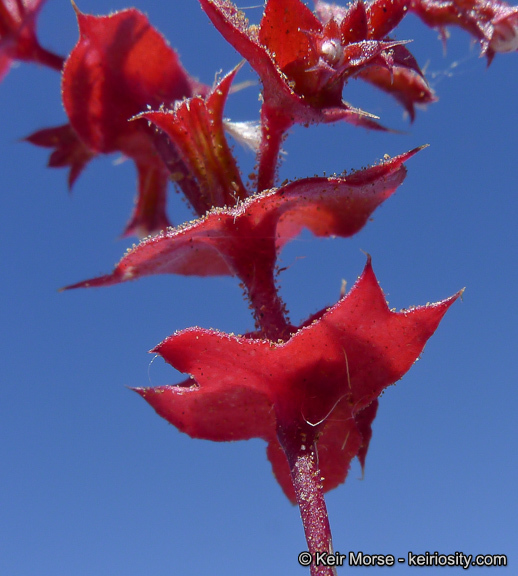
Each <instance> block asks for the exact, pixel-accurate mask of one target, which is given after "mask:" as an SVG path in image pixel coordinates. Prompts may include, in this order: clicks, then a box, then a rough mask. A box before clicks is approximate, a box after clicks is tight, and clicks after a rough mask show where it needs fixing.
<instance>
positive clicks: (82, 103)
mask: <svg viewBox="0 0 518 576" xmlns="http://www.w3.org/2000/svg"><path fill="white" fill-rule="evenodd" d="M76 11H77V19H78V23H79V36H80V37H79V41H78V43H77V45H76V46H75V48H74V49H73V50H72V52H71V53H70V56H69V57H68V59H67V61H66V64H65V68H64V72H63V103H64V106H65V110H66V112H67V114H68V117H69V119H70V124H71V126H72V128H73V129H74V131H75V132H76V133H77V134H78V136H79V138H80V139H81V140H82V141H83V142H84V144H85V145H86V146H87V147H88V148H89V149H91V150H92V151H94V152H95V153H103V154H108V153H111V152H115V151H119V152H122V153H123V154H124V155H125V156H128V157H129V158H131V159H132V160H133V161H134V162H135V165H136V167H137V171H138V174H139V196H138V200H137V204H136V208H135V211H134V213H133V216H132V218H131V220H130V222H129V224H128V225H127V227H126V230H125V233H126V234H127V235H129V234H136V235H139V236H143V235H147V234H150V233H153V232H158V231H159V230H162V229H163V228H165V227H167V226H168V225H169V221H168V219H167V216H166V214H165V202H166V189H167V183H168V181H169V177H170V167H169V166H168V165H166V163H165V162H164V161H163V159H162V157H161V155H160V147H161V146H163V142H162V139H161V137H160V135H157V134H156V131H155V130H154V129H153V128H151V127H149V126H148V125H147V123H146V122H144V121H134V122H129V120H130V119H131V118H133V117H134V116H135V115H137V114H139V113H140V112H143V111H144V110H146V109H157V108H159V107H160V106H161V105H163V104H165V105H166V106H172V105H173V104H174V102H176V101H178V100H181V99H183V98H184V97H190V96H192V95H193V94H195V93H205V92H206V91H207V88H206V87H205V86H203V85H201V84H200V83H199V82H197V81H196V80H194V79H192V78H191V77H190V76H189V75H188V74H187V73H186V72H185V70H184V69H183V68H182V66H181V64H180V62H179V59H178V56H177V54H176V52H175V51H174V50H173V49H172V48H171V47H170V46H169V45H168V44H167V42H166V41H165V40H164V38H163V37H162V36H161V35H160V34H159V33H158V32H157V31H156V30H155V29H154V28H153V27H152V26H151V25H150V24H149V22H148V20H147V18H146V17H145V16H144V15H143V14H141V13H140V12H138V11H137V10H134V9H130V10H123V11H121V12H117V13H115V14H111V15H110V16H100V17H96V16H90V15H86V14H82V13H81V12H79V11H78V10H76ZM171 154H173V155H174V154H176V152H174V151H173V152H171V151H169V157H168V161H169V162H170V163H171V162H172V164H176V165H175V170H176V172H177V173H178V172H179V173H182V174H186V173H187V170H186V168H185V166H183V165H182V163H181V162H180V161H179V160H177V161H176V163H175V161H174V160H173V161H171V158H170V155H171ZM178 184H179V186H180V187H181V185H182V183H181V182H178Z"/></svg>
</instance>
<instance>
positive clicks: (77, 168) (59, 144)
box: [25, 124, 96, 190]
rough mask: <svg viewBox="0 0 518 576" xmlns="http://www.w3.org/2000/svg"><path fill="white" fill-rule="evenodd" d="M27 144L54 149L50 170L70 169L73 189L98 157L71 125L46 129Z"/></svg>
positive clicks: (69, 186) (70, 181) (28, 139)
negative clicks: (83, 172) (91, 161)
mask: <svg viewBox="0 0 518 576" xmlns="http://www.w3.org/2000/svg"><path fill="white" fill-rule="evenodd" d="M25 140H26V141H27V142H30V143H31V144H34V145H35V146H41V147H42V148H54V151H53V152H52V153H51V154H50V157H49V162H48V166H49V168H64V167H67V166H68V167H69V173H68V188H69V190H71V189H72V186H73V185H74V182H75V181H76V180H77V178H78V177H79V174H81V172H82V171H83V169H84V168H85V166H86V165H87V164H88V162H90V160H91V159H92V158H94V157H95V156H96V154H95V152H93V151H92V150H90V149H89V148H88V147H87V146H86V145H85V144H84V142H83V141H82V140H81V139H80V138H79V137H78V136H77V134H76V133H75V131H74V129H73V128H72V126H70V124H64V125H63V126H56V127H54V128H44V129H43V130H38V131H37V132H33V133H32V134H31V135H30V136H27V137H26V138H25Z"/></svg>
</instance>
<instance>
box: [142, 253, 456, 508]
mask: <svg viewBox="0 0 518 576" xmlns="http://www.w3.org/2000/svg"><path fill="white" fill-rule="evenodd" d="M458 296H459V294H457V295H455V296H453V297H451V298H449V299H447V300H444V301H442V302H439V303H438V304H433V305H427V306H423V307H418V308H414V309H411V310H406V311H402V312H397V313H396V312H392V311H390V310H389V308H388V306H387V303H386V301H385V297H384V295H383V292H382V291H381V289H380V287H379V285H378V282H377V280H376V277H375V276H374V272H373V271H372V268H371V264H370V259H369V260H368V262H367V265H366V267H365V270H364V272H363V274H362V275H361V277H360V278H359V279H358V281H357V282H356V284H355V285H354V287H353V288H352V290H351V291H350V292H349V293H348V294H347V296H346V297H344V298H343V299H341V300H340V301H339V302H338V303H337V304H336V305H334V306H332V307H331V308H329V309H327V310H322V311H321V312H320V313H319V314H318V315H317V316H318V318H317V319H316V320H314V321H312V322H311V323H310V324H309V325H306V326H304V327H302V328H300V329H299V330H298V331H296V332H295V333H294V334H293V335H292V336H291V337H290V338H289V339H288V340H287V341H286V342H282V343H273V342H270V341H267V340H262V339H255V338H251V337H240V336H232V335H228V334H223V333H220V332H217V331H215V330H204V329H201V328H191V329H187V330H183V331H181V332H177V333H176V334H174V335H173V336H170V337H169V338H167V339H166V340H164V341H163V342H162V343H161V344H159V345H158V346H157V347H156V348H155V349H154V350H152V352H154V353H157V354H160V355H161V356H162V357H163V358H164V359H165V360H166V361H167V362H168V363H169V364H171V365H172V366H173V367H174V368H176V369H177V370H179V371H181V372H184V373H188V374H190V375H191V379H189V380H187V381H186V382H183V383H182V384H180V385H177V386H161V387H159V388H154V389H138V390H137V392H139V394H140V395H141V396H143V397H144V398H145V399H146V400H147V402H149V403H150V404H151V405H152V406H153V408H155V410H156V411H157V412H158V413H159V414H160V416H162V417H164V418H165V419H166V420H168V421H169V422H171V423H172V424H174V425H175V426H176V427H177V428H179V429H180V430H182V431H183V432H186V433H188V434H189V435H190V436H192V437H195V438H205V439H208V440H216V441H227V440H246V439H249V438H253V437H259V438H263V439H264V440H266V441H267V442H268V444H269V445H268V456H269V458H270V461H271V462H272V466H273V470H274V473H275V476H276V477H277V480H278V481H279V483H280V485H281V486H282V488H283V490H284V492H285V493H286V495H287V496H288V498H290V500H292V501H295V494H294V492H293V485H292V482H291V477H290V471H289V468H288V465H287V460H286V456H285V455H284V453H286V454H287V456H288V459H289V458H290V454H289V452H290V450H291V448H290V442H289V441H285V440H283V439H284V438H285V437H289V438H294V437H299V438H306V439H307V444H308V448H309V446H310V445H312V444H313V443H316V446H317V449H318V454H319V466H320V470H321V473H322V477H323V478H324V480H323V487H324V490H326V491H327V490H331V489H332V488H334V487H335V486H337V485H338V484H340V483H342V482H343V481H344V480H345V477H346V475H347V471H348V468H349V463H350V461H351V460H352V459H353V458H354V457H355V456H358V457H359V458H360V459H361V461H362V464H363V462H364V460H365V454H366V452H367V448H368V443H369V440H370V435H371V429H370V424H371V422H372V420H373V419H374V416H375V413H376V407H377V405H376V399H377V398H378V396H379V395H380V394H381V392H382V391H383V390H384V389H385V388H386V387H387V386H390V385H391V384H394V383H395V382H396V381H397V380H399V379H400V378H401V377H402V376H403V375H404V374H405V373H406V372H407V371H408V370H409V368H410V367H411V366H412V364H413V363H414V362H415V360H416V359H417V358H418V357H419V355H420V354H421V352H422V350H423V348H424V345H425V343H426V341H427V340H428V338H429V337H430V336H431V335H432V334H433V333H434V332H435V330H436V328H437V326H438V325H439V322H440V320H441V319H442V317H443V316H444V314H445V313H446V311H447V309H448V308H449V307H450V306H451V304H452V303H453V302H454V301H455V300H456V299H457V297H458ZM297 449H300V447H297ZM302 449H304V447H303V448H302Z"/></svg>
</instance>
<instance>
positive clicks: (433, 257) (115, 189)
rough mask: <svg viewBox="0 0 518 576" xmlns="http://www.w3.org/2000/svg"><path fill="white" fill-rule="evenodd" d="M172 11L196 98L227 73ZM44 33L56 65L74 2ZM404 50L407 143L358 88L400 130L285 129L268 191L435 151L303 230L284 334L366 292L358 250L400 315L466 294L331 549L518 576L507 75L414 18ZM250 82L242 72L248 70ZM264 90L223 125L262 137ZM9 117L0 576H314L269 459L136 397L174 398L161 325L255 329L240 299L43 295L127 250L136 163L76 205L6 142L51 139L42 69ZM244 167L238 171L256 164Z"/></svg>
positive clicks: (380, 442)
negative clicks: (362, 204)
mask: <svg viewBox="0 0 518 576" xmlns="http://www.w3.org/2000/svg"><path fill="white" fill-rule="evenodd" d="M176 4H177V3H171V2H160V1H156V2H150V1H149V0H148V1H144V0H140V1H139V2H138V3H137V4H136V7H137V8H140V9H141V10H143V11H145V12H146V13H147V14H148V16H149V18H150V20H151V22H152V23H153V24H154V25H155V26H156V27H157V28H158V29H159V30H160V31H161V32H162V33H163V34H164V35H165V36H166V37H167V38H168V39H169V41H170V42H171V44H172V46H174V47H175V48H177V50H178V51H179V53H180V56H181V59H182V62H183V64H184V66H185V67H186V68H187V70H189V72H190V73H191V74H192V75H194V76H197V77H199V78H200V80H202V81H203V82H206V83H211V82H212V80H213V78H214V74H215V72H216V71H218V70H223V71H228V70H230V69H231V68H232V67H234V65H235V64H236V63H237V62H239V60H240V57H239V56H238V55H237V54H236V53H235V52H234V51H233V50H232V49H231V48H230V47H228V46H227V45H226V44H225V42H224V40H223V39H221V38H220V37H219V36H218V34H217V33H216V32H215V31H214V30H213V29H212V27H211V25H210V23H209V21H208V19H207V18H206V16H205V15H204V14H203V12H202V11H201V10H200V8H199V6H198V4H197V2H196V1H195V0H188V1H186V2H182V3H178V6H176ZM79 7H80V8H81V9H82V10H83V11H84V12H89V13H99V14H105V13H108V12H110V11H112V10H115V9H120V8H123V7H125V5H124V3H123V2H120V1H118V0H117V1H116V2H107V1H101V0H95V1H93V0H91V1H88V0H83V1H82V2H81V3H80V4H79ZM249 12H250V15H251V17H252V19H254V18H255V19H257V18H258V17H259V15H260V9H259V8H254V9H251V10H249ZM40 22H41V37H42V43H43V44H44V45H45V46H46V47H49V48H51V49H53V50H55V51H57V52H59V53H62V54H65V53H68V52H69V51H70V50H71V48H72V47H73V45H74V44H75V42H76V40H77V27H76V23H75V17H74V13H73V10H72V8H71V6H70V4H69V3H68V2H65V1H62V0H49V2H48V6H46V7H45V9H44V10H43V13H42V16H41V20H40ZM397 37H398V38H401V39H403V38H404V39H408V38H411V39H414V42H413V44H412V46H411V49H412V51H413V53H414V54H415V55H416V57H417V59H418V61H419V62H420V64H421V65H422V66H425V65H426V69H427V71H428V73H429V77H430V81H431V83H432V85H433V87H434V88H435V89H436V91H437V93H438V96H439V98H440V99H439V102H437V103H436V104H434V105H432V106H430V107H429V108H428V109H427V110H426V111H419V112H418V114H417V119H416V121H415V123H414V124H413V125H410V124H409V123H408V122H407V121H406V120H405V119H403V118H402V113H401V109H400V108H398V107H397V105H396V104H394V103H393V102H392V101H391V100H390V99H388V98H387V97H385V96H384V95H382V94H380V93H378V92H375V91H374V90H373V89H371V88H369V87H365V86H361V85H359V84H356V83H355V82H351V84H350V85H349V86H347V87H346V91H345V93H344V96H345V98H346V99H347V100H349V101H350V102H352V103H353V104H355V105H357V106H360V107H362V108H364V109H367V110H369V111H370V112H373V113H375V114H378V115H379V116H381V119H382V121H383V122H384V123H385V124H386V125H389V126H391V127H393V128H395V129H397V130H400V131H402V133H399V134H376V133H365V132H363V131H361V130H359V129H355V128H353V127H350V126H348V125H336V126H332V127H329V126H327V127H326V126H320V127H313V128H310V129H305V128H297V129H295V130H293V131H292V133H291V135H290V137H289V138H288V140H287V141H286V143H285V150H286V152H287V154H286V156H285V159H284V163H283V165H282V168H281V179H284V178H288V177H290V178H292V177H295V176H310V175H313V174H322V173H324V172H326V173H327V174H330V173H332V172H341V171H342V170H344V169H347V170H350V169H352V168H360V167H362V166H366V165H368V164H371V163H373V162H375V161H376V160H378V159H379V158H382V157H383V155H384V154H390V155H395V154H398V153H400V152H403V151H406V150H409V149H411V148H413V147H415V146H418V145H421V144H424V143H428V144H430V147H429V148H427V149H426V150H424V151H423V152H421V153H420V154H418V155H417V156H416V157H415V158H413V159H412V160H411V161H409V163H408V168H409V174H408V177H407V179H406V181H405V183H404V184H403V186H402V187H401V188H400V189H399V191H398V192H397V193H396V195H395V196H394V197H393V198H391V199H390V200H389V201H387V202H386V203H385V205H383V206H382V207H380V208H379V209H378V211H377V212H376V213H375V215H374V219H373V221H372V222H370V223H369V224H368V225H367V226H366V228H365V229H364V230H363V231H362V232H361V233H360V234H358V235H357V236H355V237H353V238H350V239H347V240H343V239H334V240H333V239H327V240H315V239H314V238H312V237H311V235H310V234H308V233H303V234H302V235H301V236H300V237H299V238H298V239H296V240H295V241H293V242H292V243H291V244H290V245H288V247H287V248H286V249H285V251H284V252H283V254H282V265H283V266H287V267H288V270H287V271H286V272H284V273H283V275H282V276H281V282H282V294H283V296H284V298H285V301H286V302H287V305H288V308H289V310H290V312H291V318H292V320H293V321H294V322H299V321H301V320H303V319H304V318H305V317H307V316H308V315H310V314H311V313H314V312H315V311H317V310H319V309H320V308H322V307H324V306H326V305H329V304H332V303H334V302H335V301H336V300H337V298H338V297H339V291H340V285H341V281H342V279H346V280H347V281H348V284H349V286H350V285H351V284H352V283H353V282H354V280H355V278H356V277H357V276H358V274H360V272H361V270H362V268H363V265H364V263H365V255H364V254H363V252H362V250H363V251H365V252H369V253H370V254H371V255H372V258H373V266H374V270H375V272H376V274H377V276H378V279H379V281H380V284H381V286H382V288H383V289H384V291H385V293H386V295H387V298H388V300H389V303H390V305H391V306H392V307H396V308H398V309H399V308H402V307H409V306H411V305H417V304H424V303H426V302H429V301H430V302H431V301H436V300H440V299H443V298H445V297H447V296H449V295H451V294H453V293H454V292H456V291H457V290H459V289H460V288H462V287H464V286H465V287H466V292H465V295H464V299H463V302H459V303H456V304H455V305H454V306H453V308H452V309H451V310H450V311H449V312H448V314H447V316H446V318H445V319H444V321H443V323H442V325H441V326H440V328H439V330H438V331H437V333H436V335H435V336H434V337H433V338H432V340H431V341H430V342H429V344H428V345H427V347H426V349H425V352H424V354H423V356H422V358H421V359H420V360H419V362H417V363H416V365H415V366H414V367H413V368H412V370H411V371H410V372H409V373H408V374H407V375H406V376H405V378H404V379H403V380H402V381H400V382H399V383H398V384H397V385H396V386H394V387H392V388H390V389H389V390H387V391H386V392H385V394H384V395H383V397H382V399H381V406H380V409H379V412H378V416H377V418H376V420H375V422H374V427H373V429H374V434H373V439H372V442H371V446H370V450H369V454H368V457H367V466H366V471H365V478H364V479H363V480H360V476H361V473H360V470H359V467H358V465H357V464H356V463H355V464H354V465H353V467H352V470H351V473H350V475H349V478H348V480H347V482H346V484H345V485H344V486H341V487H340V488H338V489H336V490H335V491H333V492H331V493H329V495H328V497H327V502H328V507H329V514H330V519H331V524H332V529H333V535H334V545H335V549H336V550H338V551H340V552H341V553H347V552H348V551H349V550H352V551H355V552H356V551H359V550H361V551H363V552H365V553H369V554H375V553H384V554H393V555H395V556H406V555H407V553H408V552H409V551H412V552H414V553H424V552H425V551H430V552H434V551H438V552H440V553H444V554H451V553H454V552H455V551H461V552H464V553H466V554H491V553H503V554H507V555H508V557H509V563H510V565H511V566H512V565H513V564H515V563H516V561H517V560H516V558H517V556H516V554H517V552H516V533H517V530H518V499H517V497H516V485H517V482H518V456H517V454H518V450H517V448H518V442H517V439H518V434H517V432H518V430H517V417H516V405H517V402H518V392H517V388H516V357H517V353H516V350H517V343H518V333H517V304H516V302H517V299H516V296H515V291H516V288H515V287H516V285H517V283H518V272H517V265H516V264H517V256H518V253H517V246H518V243H517V241H516V218H517V217H518V199H517V191H518V184H517V182H518V162H517V152H518V150H517V145H516V131H517V128H518V125H517V122H516V117H515V113H513V110H514V109H515V107H516V97H517V92H518V73H517V70H516V66H517V64H518V59H517V58H518V57H517V55H516V54H512V55H500V56H497V57H496V58H495V61H494V62H493V64H492V65H491V67H490V68H489V69H488V68H487V67H486V64H485V61H484V60H483V59H480V58H479V57H478V47H477V46H472V45H471V41H470V38H469V37H468V36H467V35H465V34H464V33H461V32H457V31H453V32H452V37H451V39H450V41H449V42H448V50H447V52H446V54H444V53H443V48H442V45H441V43H440V42H439V41H438V39H437V34H436V33H435V32H433V31H430V30H428V29H426V28H425V27H424V26H423V25H422V24H421V23H420V22H418V21H417V19H415V18H413V17H409V18H408V20H407V21H405V22H404V23H403V25H402V26H400V28H399V29H398V32H397ZM251 78H254V76H253V73H252V72H251V71H250V70H249V69H247V68H245V69H243V71H242V72H240V79H241V80H246V79H251ZM257 91H258V87H257V86H256V87H255V88H254V87H252V88H249V89H247V90H245V91H243V92H241V93H239V94H236V95H234V96H232V97H231V99H230V101H229V105H228V109H227V113H228V115H229V116H230V117H231V118H232V119H235V120H250V119H256V118H257V114H258V107H259V104H258V100H257ZM0 110H1V111H2V112H1V126H2V129H1V131H0V150H1V155H0V174H1V182H2V209H1V210H0V219H1V227H2V231H3V240H2V242H1V243H0V256H1V262H2V284H1V291H2V297H1V299H0V317H1V325H2V330H1V332H0V338H1V344H0V350H1V362H0V382H1V385H2V390H3V393H2V400H1V402H0V461H1V466H0V487H1V490H0V531H1V534H2V536H1V538H0V574H5V575H7V576H32V575H35V574H37V575H38V576H55V575H58V574H67V575H73V576H83V575H84V576H91V575H92V574H95V575H96V576H114V575H116V574H117V575H118V574H123V575H124V576H148V575H149V574H153V576H162V575H164V576H165V575H170V574H176V573H178V574H193V575H196V574H206V573H210V574H213V575H215V576H217V575H220V574H221V575H223V574H225V575H236V576H237V575H241V574H247V575H248V576H255V575H265V574H268V575H270V576H274V575H277V574H279V575H281V574H282V575H284V574H288V573H289V574H295V575H296V574H306V573H307V569H304V568H301V567H299V566H298V564H297V555H298V553H299V552H300V551H302V550H305V549H306V545H305V541H304V536H303V532H302V526H301V523H300V520H299V517H298V510H297V509H296V508H294V507H292V506H291V505H290V504H289V503H288V501H287V500H286V498H285V497H284V495H283V494H282V492H281V490H280V488H279V486H278V485H277V484H276V482H275V480H274V479H273V477H272V474H271V469H270V466H269V463H268V461H267V460H266V456H265V445H264V443H263V442H262V441H260V440H254V441H249V442H241V443H235V444H213V443H209V442H204V441H199V440H191V439H190V438H188V437H187V436H185V435H182V434H180V433H179V432H177V431H176V430H175V429H174V428H173V427H172V426H170V425H168V424H167V423H166V422H165V421H163V420H161V419H160V418H159V417H158V416H156V415H155V413H154V412H153V410H152V409H151V408H149V407H148V406H147V405H146V404H145V403H144V402H143V401H142V400H141V399H140V398H139V397H138V396H137V395H136V394H134V393H132V392H131V391H129V390H128V389H127V387H131V386H146V385H161V384H167V383H173V382H177V381H179V380H180V378H181V377H180V376H179V375H178V374H177V373H175V371H174V370H173V369H172V368H170V367H169V366H166V365H165V364H164V363H163V362H162V361H161V360H160V359H156V360H155V361H154V362H151V361H152V358H153V357H152V356H151V355H149V354H147V350H149V349H150V348H152V347H153V346H154V345H156V344H157V343H158V342H160V341H161V340H162V339H163V338H165V337H166V336H168V335H169V334H171V333H173V332H174V331H175V330H178V329H182V328H185V327H188V326H195V325H199V326H203V327H213V328H218V329H220V330H226V331H233V332H239V333H241V332H245V331H247V330H249V329H251V328H252V326H253V321H252V318H251V316H250V314H249V310H248V308H247V304H246V302H244V301H243V298H242V295H241V291H240V289H239V287H238V282H237V281H236V280H234V279H231V278H215V279H196V278H181V277H175V276H169V277H153V278H147V279H144V280H142V281H140V282H135V283H128V284H125V285H122V286H115V287H111V288H106V289H99V290H84V291H74V292H70V293H58V292H57V289H58V288H59V287H61V286H63V285H66V284H70V283H73V282H76V281H79V280H82V279H85V278H88V277H91V276H94V275H97V274H100V273H105V272H108V271H110V270H111V269H112V266H113V264H114V263H115V262H117V261H118V260H119V258H120V256H121V255H122V254H123V252H124V250H125V249H126V247H127V246H128V245H131V243H132V241H131V240H129V241H127V240H120V239H118V235H119V234H120V233H121V231H122V230H123V228H124V224H125V222H126V220H127V219H128V218H129V214H130V211H131V207H132V202H133V196H134V191H135V173H134V169H133V167H132V165H131V163H129V162H125V163H122V164H120V163H116V160H117V156H113V157H105V158H101V159H98V160H96V161H94V162H93V163H92V164H91V166H89V167H88V169H87V170H86V172H85V173H84V174H83V175H82V176H81V177H80V179H79V181H78V182H77V184H76V186H75V188H74V190H73V193H72V194H71V195H68V193H67V190H66V175H65V172H64V171H62V170H49V169H46V168H45V164H46V160H47V152H46V151H45V150H42V149H38V148H35V147H32V146H30V145H28V144H25V143H22V142H20V141H19V139H20V138H22V137H23V136H25V135H28V134H29V133H31V132H33V131H35V130H37V129H39V128H43V127H47V126H54V125H58V124H62V123H64V122H65V114H64V112H63V109H62V106H61V103H60V101H59V77H58V75H57V74H56V73H55V72H52V71H49V70H45V69H41V68H37V67H35V66H30V65H23V66H19V67H15V68H13V69H12V70H11V71H10V73H9V74H8V76H7V77H6V78H5V79H4V81H3V83H2V84H1V85H0ZM236 152H237V154H238V157H239V161H240V165H241V166H242V167H243V172H244V173H245V174H248V172H249V171H250V169H251V167H252V165H253V162H254V159H253V157H252V155H251V154H250V153H248V152H246V151H244V150H241V149H239V148H238V147H237V146H236ZM170 204H171V206H170V208H171V217H172V220H173V221H174V222H175V223H181V222H182V221H183V220H184V219H186V218H187V217H188V216H189V215H188V212H187V211H186V209H185V207H184V205H183V203H182V202H181V201H180V199H179V197H178V196H177V195H175V194H171V202H170ZM354 570H359V568H351V569H350V571H351V572H352V571H354ZM411 570H412V568H409V567H407V566H396V567H394V568H392V569H390V573H391V574H394V575H397V574H399V573H406V572H408V571H411ZM450 570H452V571H453V572H452V573H454V572H455V570H457V571H459V570H461V569H460V568H457V569H455V568H452V569H450ZM474 570H476V571H477V574H483V573H486V572H488V571H489V570H491V569H489V568H478V569H474ZM378 571H381V568H374V569H372V568H371V569H370V572H369V573H374V574H375V573H377V572H378ZM340 573H345V569H342V570H341V571H340V570H339V574H340Z"/></svg>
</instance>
